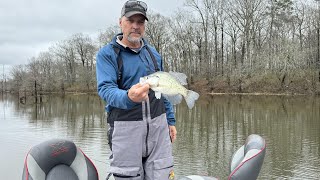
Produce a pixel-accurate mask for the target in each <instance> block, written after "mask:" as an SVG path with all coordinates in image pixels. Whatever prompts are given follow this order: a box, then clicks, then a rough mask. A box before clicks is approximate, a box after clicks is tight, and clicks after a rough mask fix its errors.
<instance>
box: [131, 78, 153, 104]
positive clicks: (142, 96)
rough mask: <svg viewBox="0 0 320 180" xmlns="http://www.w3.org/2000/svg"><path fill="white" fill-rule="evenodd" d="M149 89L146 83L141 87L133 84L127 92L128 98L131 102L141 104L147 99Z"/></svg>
mask: <svg viewBox="0 0 320 180" xmlns="http://www.w3.org/2000/svg"><path fill="white" fill-rule="evenodd" d="M149 88H150V86H149V84H148V83H146V84H144V85H141V84H140V83H138V84H135V85H133V86H132V87H131V88H130V89H129V90H128V97H129V99H131V101H133V102H136V103H138V102H142V101H144V100H146V99H147V98H148V93H149Z"/></svg>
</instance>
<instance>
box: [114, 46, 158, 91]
mask: <svg viewBox="0 0 320 180" xmlns="http://www.w3.org/2000/svg"><path fill="white" fill-rule="evenodd" d="M112 47H113V49H114V52H115V53H116V55H117V64H118V79H117V84H118V86H119V88H120V89H122V85H121V80H122V66H123V60H122V58H121V56H120V52H121V49H120V48H119V47H117V46H115V45H113V46H112ZM146 49H147V51H148V53H149V54H150V57H151V59H152V62H153V65H154V70H155V71H156V72H157V71H160V69H159V67H158V63H157V60H156V58H155V57H154V55H153V53H152V52H151V50H150V48H149V46H148V45H146Z"/></svg>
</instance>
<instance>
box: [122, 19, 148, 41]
mask: <svg viewBox="0 0 320 180" xmlns="http://www.w3.org/2000/svg"><path fill="white" fill-rule="evenodd" d="M120 27H121V30H122V33H123V38H124V40H125V42H128V43H132V44H137V43H140V41H141V39H142V37H143V35H144V32H145V17H144V16H143V15H141V14H136V15H133V16H131V17H129V18H127V17H125V16H123V17H122V18H121V19H120Z"/></svg>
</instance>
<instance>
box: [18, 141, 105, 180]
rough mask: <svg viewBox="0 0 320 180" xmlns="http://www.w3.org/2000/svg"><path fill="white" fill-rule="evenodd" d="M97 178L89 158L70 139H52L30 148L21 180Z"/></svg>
mask: <svg viewBox="0 0 320 180" xmlns="http://www.w3.org/2000/svg"><path fill="white" fill-rule="evenodd" d="M62 179H68V180H98V179H99V176H98V172H97V169H96V167H95V166H94V164H93V163H92V162H91V160H90V159H89V158H88V157H87V156H86V155H85V154H84V153H83V152H82V151H81V149H80V148H78V147H76V145H75V144H74V143H73V142H72V141H68V140H64V139H52V140H48V141H45V142H42V143H40V144H38V145H36V146H34V147H32V148H31V150H30V151H29V153H28V154H27V156H26V158H25V163H24V170H23V175H22V180H62Z"/></svg>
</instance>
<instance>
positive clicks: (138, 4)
mask: <svg viewBox="0 0 320 180" xmlns="http://www.w3.org/2000/svg"><path fill="white" fill-rule="evenodd" d="M147 9H148V6H147V4H146V3H145V2H143V1H137V0H129V1H127V2H126V3H124V5H123V7H122V10H121V17H123V16H125V17H131V16H133V15H135V14H141V15H143V16H144V17H145V18H146V20H147V21H148V18H147Z"/></svg>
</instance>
